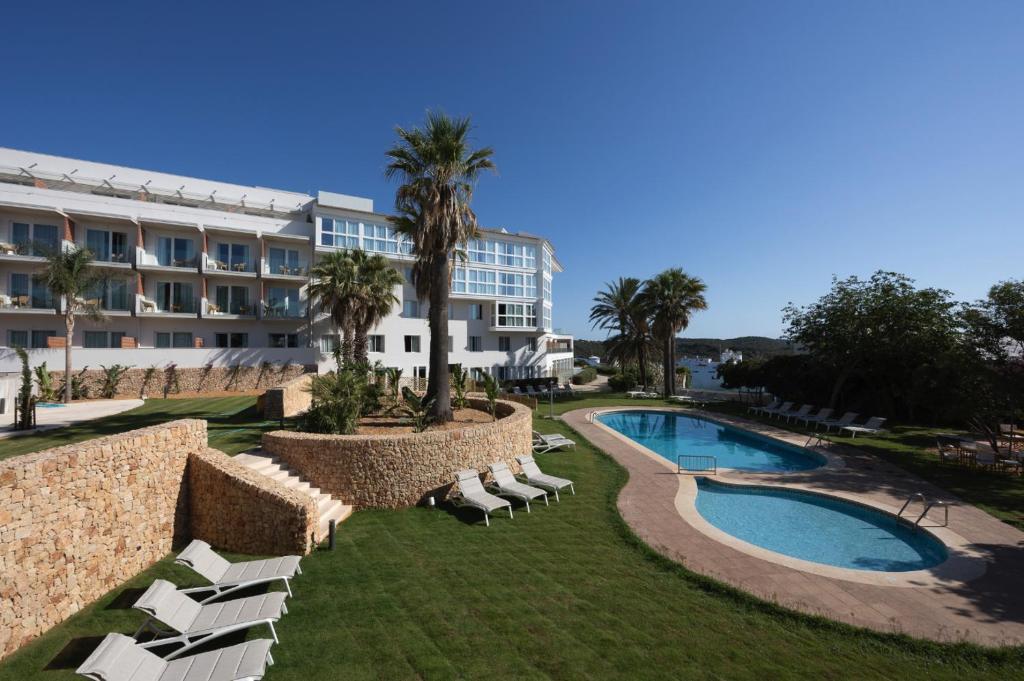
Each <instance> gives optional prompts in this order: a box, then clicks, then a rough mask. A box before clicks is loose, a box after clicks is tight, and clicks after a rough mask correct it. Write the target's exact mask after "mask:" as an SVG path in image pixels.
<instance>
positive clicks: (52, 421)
mask: <svg viewBox="0 0 1024 681" xmlns="http://www.w3.org/2000/svg"><path fill="white" fill-rule="evenodd" d="M143 404H145V403H144V402H143V401H142V400H88V401H85V402H72V403H71V404H69V405H67V406H61V407H37V408H36V429H35V430H31V431H28V433H37V432H39V431H49V430H54V429H56V428H63V427H64V426H70V425H72V424H75V423H81V422H83V421H92V420H93V419H98V418H103V417H104V416H113V415H114V414H120V413H121V412H123V411H128V410H129V409H135V408H136V407H141V406H142V405H143ZM12 412H13V410H12ZM13 418H14V417H13V416H12V417H11V420H12V421H13ZM25 434H27V433H26V432H25V431H18V430H10V426H8V427H7V428H4V429H0V440H2V439H3V438H6V437H17V436H18V435H25Z"/></svg>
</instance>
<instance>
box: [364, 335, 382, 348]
mask: <svg viewBox="0 0 1024 681" xmlns="http://www.w3.org/2000/svg"><path fill="white" fill-rule="evenodd" d="M367 340H368V341H369V351H370V352H384V336H382V335H380V334H374V335H371V336H368V337H367Z"/></svg>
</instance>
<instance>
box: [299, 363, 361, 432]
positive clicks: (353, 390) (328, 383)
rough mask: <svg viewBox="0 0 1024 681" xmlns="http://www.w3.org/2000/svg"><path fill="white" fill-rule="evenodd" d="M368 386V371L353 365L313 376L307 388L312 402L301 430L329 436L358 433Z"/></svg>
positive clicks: (301, 424)
mask: <svg viewBox="0 0 1024 681" xmlns="http://www.w3.org/2000/svg"><path fill="white" fill-rule="evenodd" d="M366 387H367V386H366V372H365V371H363V370H360V369H355V368H352V367H343V368H342V367H339V368H338V370H337V371H329V372H327V373H326V374H324V375H322V376H314V377H313V381H312V383H310V385H309V387H308V388H307V390H308V391H309V392H310V394H311V395H312V400H311V404H310V407H309V409H308V410H307V411H306V414H305V415H304V416H303V418H302V421H301V423H300V424H299V427H300V429H301V430H305V431H307V432H310V433H324V434H329V435H351V434H353V433H355V432H356V427H357V426H358V425H359V417H360V416H361V415H362V413H363V407H364V405H365V403H366Z"/></svg>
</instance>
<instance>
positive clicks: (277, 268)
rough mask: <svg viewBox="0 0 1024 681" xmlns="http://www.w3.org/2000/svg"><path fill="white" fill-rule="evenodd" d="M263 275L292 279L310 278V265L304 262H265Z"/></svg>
mask: <svg viewBox="0 0 1024 681" xmlns="http://www.w3.org/2000/svg"><path fill="white" fill-rule="evenodd" d="M263 274H268V275H275V274H277V275H283V276H291V277H307V276H309V263H307V262H305V261H304V260H299V261H294V260H293V261H291V262H284V261H280V260H265V261H264V262H263Z"/></svg>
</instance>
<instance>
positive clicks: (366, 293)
mask: <svg viewBox="0 0 1024 681" xmlns="http://www.w3.org/2000/svg"><path fill="white" fill-rule="evenodd" d="M352 256H353V261H354V262H355V266H356V270H357V271H356V282H357V287H358V290H359V297H360V300H359V306H358V310H357V311H356V328H355V350H354V355H355V361H356V362H361V363H363V364H369V356H368V355H367V340H368V338H367V334H368V333H369V331H370V329H372V328H373V327H375V326H376V325H377V324H379V323H380V322H381V321H383V319H384V318H385V317H387V316H388V315H389V314H390V313H391V308H392V306H393V305H394V304H395V303H397V302H398V297H397V296H396V295H395V287H396V286H401V284H402V281H403V279H402V275H401V274H399V273H398V270H396V269H395V268H394V267H392V266H391V263H389V262H388V259H387V258H385V257H384V256H383V255H367V254H366V253H365V252H364V251H353V253H352Z"/></svg>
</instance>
